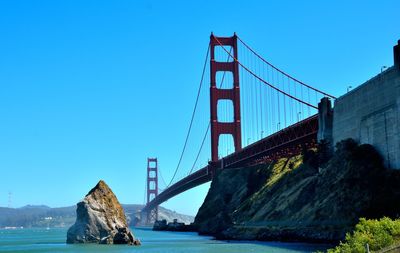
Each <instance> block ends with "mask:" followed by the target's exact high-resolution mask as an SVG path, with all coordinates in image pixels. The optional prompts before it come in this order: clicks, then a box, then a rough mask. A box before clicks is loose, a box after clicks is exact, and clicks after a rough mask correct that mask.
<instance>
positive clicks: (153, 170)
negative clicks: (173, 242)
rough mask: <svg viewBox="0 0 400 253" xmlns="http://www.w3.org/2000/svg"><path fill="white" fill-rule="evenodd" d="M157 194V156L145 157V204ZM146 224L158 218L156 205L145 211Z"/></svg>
mask: <svg viewBox="0 0 400 253" xmlns="http://www.w3.org/2000/svg"><path fill="white" fill-rule="evenodd" d="M157 195H158V161H157V158H147V204H148V203H149V202H150V201H151V200H153V199H154V198H155V197H157ZM147 204H146V205H147ZM145 218H146V221H145V223H146V225H149V224H153V223H154V222H155V221H156V220H158V206H156V207H155V208H153V209H152V210H148V211H147V212H146V213H145Z"/></svg>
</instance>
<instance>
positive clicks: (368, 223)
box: [328, 217, 400, 253]
mask: <svg viewBox="0 0 400 253" xmlns="http://www.w3.org/2000/svg"><path fill="white" fill-rule="evenodd" d="M399 240H400V219H396V220H391V219H389V218H386V217H384V218H382V219H380V220H367V219H365V218H361V219H360V222H359V223H358V224H357V225H356V227H355V229H354V231H353V233H351V234H350V233H347V234H346V240H345V242H344V243H343V242H341V243H340V244H339V246H337V247H336V248H333V249H329V250H328V253H339V252H341V253H342V252H346V253H347V252H351V253H361V252H366V247H365V246H366V244H367V243H368V245H369V249H370V250H371V251H374V250H380V249H382V248H385V247H388V246H390V245H392V244H394V243H396V242H399Z"/></svg>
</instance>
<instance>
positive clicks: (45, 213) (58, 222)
mask: <svg viewBox="0 0 400 253" xmlns="http://www.w3.org/2000/svg"><path fill="white" fill-rule="evenodd" d="M122 207H123V208H124V210H125V213H126V215H127V216H128V217H127V218H128V222H129V225H130V226H135V225H136V223H137V221H138V219H139V218H140V217H139V214H138V212H139V211H140V210H141V209H142V208H143V205H134V204H129V205H124V204H123V205H122ZM159 218H160V219H166V220H168V221H172V220H173V219H178V220H179V221H182V222H185V223H187V224H188V223H190V222H193V217H192V216H189V215H184V214H179V213H176V212H174V211H171V210H169V209H166V208H163V207H159ZM75 219H76V206H68V207H59V208H50V207H48V206H31V205H28V206H24V207H21V208H5V207H0V228H3V227H25V228H29V227H70V226H71V225H72V224H73V223H74V222H75Z"/></svg>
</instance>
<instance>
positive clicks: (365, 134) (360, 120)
mask: <svg viewBox="0 0 400 253" xmlns="http://www.w3.org/2000/svg"><path fill="white" fill-rule="evenodd" d="M347 138H353V139H355V140H357V141H359V142H360V143H369V144H372V145H374V146H375V148H377V149H378V151H379V152H380V153H381V155H382V156H383V157H384V159H385V163H386V166H387V167H390V168H396V169H400V69H399V68H398V67H397V66H395V67H391V68H390V69H388V70H386V71H385V72H383V73H381V74H379V75H377V76H375V77H374V78H372V79H371V80H369V81H367V82H366V83H364V84H362V85H361V86H359V87H357V88H356V89H354V90H352V91H350V92H348V93H347V94H345V95H343V96H341V97H339V98H338V99H336V100H335V103H334V114H333V129H332V139H333V143H337V142H338V141H340V140H343V139H347Z"/></svg>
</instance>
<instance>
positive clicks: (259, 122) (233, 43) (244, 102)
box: [142, 34, 335, 223]
mask: <svg viewBox="0 0 400 253" xmlns="http://www.w3.org/2000/svg"><path fill="white" fill-rule="evenodd" d="M239 49H240V50H239ZM221 56H222V57H221ZM239 58H240V59H239ZM225 59H226V61H225ZM208 64H209V80H210V86H209V90H208V89H207V90H204V91H203V93H202V87H203V86H202V84H203V80H204V76H205V75H206V74H205V73H206V71H207V65H208ZM221 73H222V74H223V75H222V78H221V75H219V74H221ZM225 74H227V76H229V77H231V78H230V79H229V78H227V77H226V76H225ZM208 92H209V94H208ZM201 94H206V95H207V96H208V99H209V103H210V120H209V122H207V124H208V127H207V129H206V131H205V135H204V137H203V139H202V141H201V145H200V149H199V152H198V153H197V155H196V156H195V158H194V163H193V166H192V167H191V169H190V171H189V173H188V174H187V175H185V176H184V177H183V178H181V179H180V180H177V181H175V182H174V181H173V180H174V179H175V176H176V174H177V171H178V169H179V167H180V165H181V161H182V159H183V155H184V153H185V150H186V146H187V143H188V139H189V136H190V133H191V128H192V125H193V122H194V120H193V119H194V116H195V114H196V109H198V101H199V97H200V95H201ZM321 99H322V100H321ZM331 99H335V97H334V96H332V95H329V94H328V93H325V92H323V91H320V90H318V89H316V88H314V87H312V86H310V85H308V84H306V83H304V82H301V81H299V80H298V79H296V78H294V77H293V76H291V75H289V74H287V73H286V72H284V71H282V70H280V69H279V68H277V67H276V66H274V65H272V64H271V63H270V62H268V61H267V60H265V59H264V58H263V57H262V56H261V55H259V54H258V53H257V52H256V51H255V50H253V49H252V48H251V47H250V46H249V45H247V44H246V43H245V42H244V41H243V40H242V39H241V38H240V37H239V36H237V35H236V34H234V35H233V36H232V37H218V36H215V35H214V34H211V36H210V43H209V45H208V50H207V54H206V60H205V63H204V66H203V72H202V77H201V81H200V85H199V89H198V94H197V98H196V102H195V106H194V110H193V114H192V118H191V121H190V124H189V129H188V132H187V136H186V140H185V143H184V145H183V150H182V153H181V156H180V159H179V162H178V165H177V167H176V169H175V172H174V174H173V177H172V179H171V181H170V183H169V184H165V186H166V188H165V189H164V190H163V191H162V192H160V193H159V194H157V191H156V190H155V191H154V193H155V194H154V197H153V198H150V197H148V201H147V204H146V206H145V207H144V208H143V210H142V212H143V213H150V211H151V210H157V207H158V206H159V205H160V204H161V203H163V202H165V201H167V200H168V199H170V198H172V197H174V196H176V195H178V194H180V193H182V192H184V191H186V190H189V189H191V188H194V187H196V186H198V185H201V184H204V183H206V182H209V181H211V180H212V178H213V176H214V175H215V172H216V170H218V169H231V168H241V167H246V166H248V165H253V164H259V163H267V162H271V161H274V160H276V159H279V158H282V157H288V156H294V155H298V154H300V153H301V152H302V151H303V150H304V149H305V148H311V147H315V146H316V145H317V143H318V141H319V140H320V139H329V138H331V135H330V131H331V129H332V121H331V119H330V117H331V115H332V111H331V109H330V108H331V105H330V103H331V102H330V100H331ZM222 101H225V102H226V101H228V102H229V103H230V104H231V105H232V106H231V107H230V108H228V107H226V108H225V110H221V109H220V102H222ZM221 104H223V103H221ZM318 109H319V110H318ZM224 111H225V114H227V115H228V117H224V115H222V116H221V115H220V114H221V113H222V114H223V113H224ZM319 125H320V126H319ZM222 136H228V137H230V138H232V139H231V140H232V142H231V143H230V144H229V145H231V146H232V147H233V148H232V147H230V150H231V151H232V152H228V151H227V152H226V153H222V152H221V150H227V148H226V146H227V145H228V144H226V142H224V141H223V139H222V141H221V137H222ZM250 140H251V141H250ZM207 141H210V143H208V142H207ZM243 143H245V145H242V144H243ZM204 144H206V145H209V146H210V147H211V152H210V154H208V153H207V154H206V155H205V157H202V160H203V161H202V162H203V164H204V162H205V160H208V161H207V163H205V165H204V166H203V167H201V168H199V169H197V170H196V169H195V165H196V163H197V161H198V159H199V157H200V154H201V152H202V148H203V146H204ZM224 145H225V146H224ZM191 159H193V158H191ZM148 170H149V169H148ZM156 175H157V173H156ZM160 175H161V174H160ZM148 178H149V177H148ZM148 180H149V179H148ZM154 180H156V181H157V176H155V179H154ZM155 184H156V188H155V189H158V188H157V187H158V183H155ZM149 189H150V187H149V181H148V196H149ZM152 217H153V220H154V218H157V216H154V215H153V216H152ZM148 222H149V223H150V222H151V221H150V219H148Z"/></svg>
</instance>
